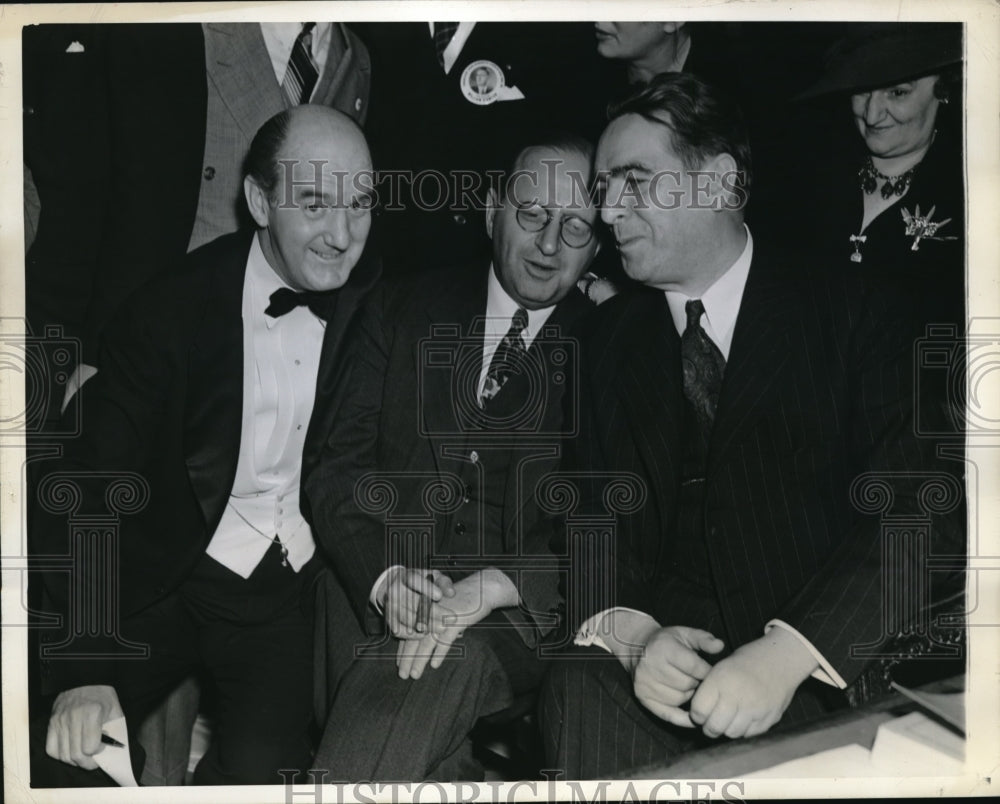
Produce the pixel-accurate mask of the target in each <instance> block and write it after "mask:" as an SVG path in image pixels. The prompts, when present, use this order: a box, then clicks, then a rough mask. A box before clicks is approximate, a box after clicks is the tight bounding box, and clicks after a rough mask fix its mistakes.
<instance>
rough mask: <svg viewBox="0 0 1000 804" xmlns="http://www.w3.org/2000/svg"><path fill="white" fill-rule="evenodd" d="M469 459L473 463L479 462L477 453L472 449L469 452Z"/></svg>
mask: <svg viewBox="0 0 1000 804" xmlns="http://www.w3.org/2000/svg"><path fill="white" fill-rule="evenodd" d="M469 460H470V461H472V462H473V463H479V453H478V452H476V451H475V450H472V452H470V453H469Z"/></svg>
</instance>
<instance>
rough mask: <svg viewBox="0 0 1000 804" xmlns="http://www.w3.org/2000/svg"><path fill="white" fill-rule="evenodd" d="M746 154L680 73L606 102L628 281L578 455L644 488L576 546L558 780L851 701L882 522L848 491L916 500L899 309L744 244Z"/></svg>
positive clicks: (596, 361)
mask: <svg viewBox="0 0 1000 804" xmlns="http://www.w3.org/2000/svg"><path fill="white" fill-rule="evenodd" d="M749 164H750V162H749V149H748V147H747V144H746V136H745V133H744V127H743V124H742V119H741V115H740V113H739V110H738V109H737V108H736V107H734V106H732V105H731V104H729V103H728V102H727V101H726V100H725V99H724V98H722V97H721V96H719V95H717V94H716V92H715V91H714V90H713V89H712V87H711V86H710V85H708V84H706V83H704V82H702V81H701V80H700V79H697V78H695V77H692V76H690V75H684V74H669V75H664V76H660V77H659V78H657V79H655V80H654V81H653V82H652V83H651V84H650V85H649V86H648V87H647V88H646V89H644V90H642V91H640V92H639V93H637V94H635V95H633V96H632V97H631V98H629V99H628V100H626V101H625V102H624V103H623V104H621V105H620V106H619V107H618V109H617V110H616V113H615V115H614V117H613V119H612V121H611V123H610V125H609V126H608V128H607V129H606V130H605V132H604V134H603V136H602V138H601V142H600V145H599V148H598V152H597V170H598V175H603V177H604V184H605V188H604V189H605V191H606V195H605V199H604V206H603V211H602V216H603V218H604V220H605V222H606V223H608V224H609V225H610V226H612V228H613V230H614V234H615V238H616V240H617V242H618V248H619V251H620V253H621V257H622V264H623V267H624V269H625V271H626V272H627V273H628V275H629V276H630V277H632V278H633V279H635V280H637V281H638V282H640V283H641V284H642V285H644V286H645V287H641V288H639V289H637V290H635V291H632V292H626V293H622V294H620V295H619V296H618V297H616V298H615V299H612V300H611V301H609V302H607V303H606V304H604V305H602V307H601V308H600V309H599V310H598V311H597V314H596V315H595V316H594V318H593V320H592V321H590V322H588V324H589V326H588V329H587V331H586V332H585V333H584V334H583V339H582V345H581V350H582V355H583V359H582V361H581V364H582V366H583V377H582V381H581V384H580V398H579V406H580V407H579V410H580V417H581V434H580V438H579V439H578V441H577V442H576V445H575V448H574V455H573V460H572V461H571V468H572V469H574V470H583V471H585V472H586V471H589V472H592V473H594V475H595V476H596V474H597V473H603V474H604V475H605V476H606V474H607V473H608V472H630V473H633V474H634V475H636V476H638V477H639V478H641V479H642V481H643V483H644V485H645V490H646V495H647V498H646V500H645V503H644V505H642V506H641V507H639V508H638V510H636V511H635V512H634V513H631V514H628V515H624V516H621V517H619V519H618V521H617V531H616V534H615V538H614V540H613V544H608V546H607V548H606V549H605V550H603V551H601V550H599V551H597V558H596V559H592V560H591V562H590V563H588V564H587V565H575V566H574V575H573V576H572V583H571V585H570V587H569V589H568V596H569V598H570V606H569V609H570V611H574V610H576V609H579V608H581V607H580V606H579V604H574V603H573V599H574V598H575V597H576V596H577V595H582V597H579V598H577V600H583V599H586V600H589V601H591V603H590V604H589V608H585V609H584V610H583V611H581V612H580V615H582V617H587V619H586V620H585V621H584V622H583V623H582V624H580V623H579V622H573V623H571V625H572V626H573V627H579V630H578V631H577V632H576V634H577V635H576V640H575V642H576V645H577V646H581V647H577V648H575V649H574V653H573V654H571V655H570V656H568V657H567V658H566V659H565V661H562V662H561V663H560V664H559V665H558V666H557V667H556V668H554V670H553V672H551V673H550V676H549V678H548V680H547V684H546V689H545V691H544V693H543V700H542V721H543V723H542V725H543V735H544V739H545V744H546V751H547V754H548V756H547V760H548V761H549V763H550V765H549V767H554V768H559V769H562V770H564V771H565V772H566V774H567V775H568V777H569V778H581V777H584V778H585V777H598V778H600V777H606V776H611V775H616V774H620V773H622V772H624V771H625V770H627V769H628V768H630V767H635V766H638V765H642V764H646V763H649V762H654V761H660V762H662V761H663V760H665V759H667V758H668V757H671V756H675V755H676V754H678V753H680V752H683V751H688V750H691V749H693V748H696V747H698V746H699V745H704V744H707V743H709V742H710V741H711V740H712V739H714V738H718V737H720V736H722V735H725V736H726V737H729V738H738V737H744V736H752V735H756V734H760V733H762V732H765V731H767V730H768V729H770V728H771V727H772V726H773V725H774V724H775V723H777V722H778V720H779V719H782V718H783V716H784V718H783V720H784V722H785V723H788V722H791V721H794V720H798V719H803V718H805V717H808V716H811V715H817V714H820V713H821V712H823V711H824V710H826V709H829V708H831V707H834V706H837V705H838V704H839V705H844V703H845V702H846V700H845V697H844V694H843V692H841V691H840V690H843V689H844V688H846V687H847V686H848V685H849V684H850V683H851V682H852V681H854V680H855V679H856V678H857V677H858V676H859V675H860V674H861V673H862V672H863V670H864V669H865V667H866V664H865V662H864V661H862V660H861V659H858V658H854V657H853V656H852V650H851V648H852V646H857V645H870V644H875V643H878V642H879V641H880V639H881V638H882V637H883V636H884V634H883V632H882V622H883V616H882V597H881V595H880V589H882V588H883V581H884V574H886V575H887V573H884V569H883V560H882V552H883V551H882V543H881V540H880V523H879V521H878V519H877V518H876V517H874V516H868V517H865V516H863V515H862V514H861V513H859V511H858V510H857V508H856V507H855V506H854V505H852V497H851V494H852V491H851V490H852V483H853V482H854V481H855V479H856V478H858V477H859V476H860V475H861V474H862V473H865V472H891V473H893V474H894V477H893V478H892V491H893V492H894V494H895V498H896V505H897V507H898V511H902V512H908V513H912V512H914V511H916V510H917V509H918V505H917V499H916V497H915V495H914V494H913V491H912V489H910V488H908V486H907V483H905V482H904V480H905V478H901V477H900V476H901V475H902V474H903V473H913V472H914V471H915V470H922V471H926V470H927V469H928V468H929V463H928V459H927V457H926V452H927V445H926V444H925V443H922V442H921V441H920V440H919V439H916V438H914V436H913V426H912V423H911V419H912V413H913V407H914V395H913V384H912V381H913V378H912V362H913V361H912V356H911V354H912V336H911V335H910V334H909V333H910V329H909V325H908V324H906V323H905V321H904V320H903V319H901V318H896V317H895V315H894V313H893V312H892V308H891V305H890V304H889V302H888V301H887V300H885V299H884V298H883V297H881V296H880V294H879V293H878V292H877V290H876V289H874V288H872V287H869V286H867V285H865V284H862V283H861V282H860V281H855V278H851V277H846V276H843V275H830V276H825V275H823V274H820V273H818V272H817V271H816V270H815V269H814V268H813V266H812V265H811V264H809V263H807V264H805V265H803V262H802V261H801V260H798V261H796V260H790V259H789V258H787V257H782V256H780V255H778V254H776V253H774V252H773V251H771V250H770V249H768V248H767V246H766V244H765V243H763V242H754V239H753V237H752V236H751V234H750V230H749V229H748V228H747V227H746V226H745V225H744V223H743V217H742V211H741V207H742V202H743V201H745V199H746V192H747V187H748V183H749ZM694 171H697V172H694ZM813 262H814V260H813ZM596 492H597V490H596V489H594V490H591V491H590V493H589V494H585V496H584V499H588V498H595V499H600V498H599V497H595V496H594V495H596ZM947 533H948V529H947V528H942V529H939V530H937V531H935V537H934V538H935V539H936V541H934V542H932V551H933V552H939V551H940V549H941V546H942V540H943V539H944V538H945V535H946V534H947ZM961 550H962V547H961V545H960V544H959V546H957V547H955V549H954V552H961ZM893 569H895V567H893ZM609 580H610V581H613V582H609ZM601 589H607V590H608V591H607V592H600V591H599V590H601ZM921 602H926V601H921ZM588 615H591V616H589V617H588ZM609 654H610V655H609ZM786 710H787V712H786Z"/></svg>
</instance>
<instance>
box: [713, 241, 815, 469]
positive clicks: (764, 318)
mask: <svg viewBox="0 0 1000 804" xmlns="http://www.w3.org/2000/svg"><path fill="white" fill-rule="evenodd" d="M796 314H797V308H796V305H795V303H794V292H793V291H792V289H791V287H790V283H789V282H782V281H780V280H779V279H778V278H777V277H770V276H767V275H766V274H765V273H764V272H763V271H762V270H761V269H760V262H759V261H758V259H757V258H756V256H755V257H754V262H753V265H752V266H751V269H750V276H749V277H748V279H747V284H746V288H745V290H744V292H743V300H742V302H741V304H740V312H739V315H738V316H737V319H736V328H735V330H734V331H733V344H732V348H731V350H730V354H729V360H728V362H727V363H726V373H725V377H724V379H723V383H722V392H721V394H720V396H719V407H718V410H717V411H716V414H715V426H714V429H713V432H712V444H711V447H710V455H709V465H711V464H712V463H713V461H714V460H716V459H718V458H719V457H720V456H721V455H723V454H724V453H725V451H726V449H727V448H728V447H729V446H730V444H731V443H732V442H733V439H734V438H735V437H736V436H738V435H739V434H740V433H741V432H745V431H746V430H747V428H748V427H749V426H750V425H751V424H752V423H753V422H754V421H755V420H756V419H757V418H759V416H760V415H761V413H763V412H764V411H765V410H766V405H765V403H766V402H767V399H768V391H769V389H770V388H771V386H772V385H773V383H774V379H775V377H776V376H777V375H778V374H779V373H780V372H781V370H782V368H783V367H784V366H785V364H786V362H787V361H788V355H789V353H790V350H789V343H788V339H789V327H790V324H791V321H792V319H793V317H794V316H795V315H796Z"/></svg>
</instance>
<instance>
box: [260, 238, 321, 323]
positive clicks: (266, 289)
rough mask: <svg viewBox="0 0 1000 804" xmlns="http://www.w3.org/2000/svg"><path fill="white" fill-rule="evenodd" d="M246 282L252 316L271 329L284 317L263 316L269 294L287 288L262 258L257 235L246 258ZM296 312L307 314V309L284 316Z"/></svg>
mask: <svg viewBox="0 0 1000 804" xmlns="http://www.w3.org/2000/svg"><path fill="white" fill-rule="evenodd" d="M247 281H248V282H250V287H251V288H252V291H253V310H254V315H257V314H260V316H261V318H263V319H264V323H265V324H267V328H268V329H271V327H273V326H274V325H275V324H277V323H278V322H279V321H281V319H282V318H284V317H285V316H278V317H277V318H272V317H271V316H269V315H265V314H264V310H265V309H267V305H268V304H270V303H271V294H272V293H274V291H276V290H278V289H279V288H287V287H288V285H287V284H286V283H285V282H284V280H282V278H281V277H280V276H278V275H277V274H276V273H275V271H274V269H273V268H272V267H271V265H270V263H268V261H267V257H265V256H264V251H263V250H262V249H261V247H260V235H259V234H258V235H257V236H256V237H254V239H253V243H252V244H251V245H250V256H249V257H248V258H247ZM289 289H291V288H289ZM298 310H305V311H306V312H308V311H309V308H308V307H299V308H296V309H295V310H292V311H291V312H289V313H286V314H285V315H295V313H296V312H297V311H298Z"/></svg>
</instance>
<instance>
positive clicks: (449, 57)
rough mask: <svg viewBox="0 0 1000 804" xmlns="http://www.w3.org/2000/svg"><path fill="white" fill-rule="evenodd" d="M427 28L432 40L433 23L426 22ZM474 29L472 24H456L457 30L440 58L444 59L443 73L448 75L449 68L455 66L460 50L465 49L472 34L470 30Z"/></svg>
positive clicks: (474, 25) (474, 24)
mask: <svg viewBox="0 0 1000 804" xmlns="http://www.w3.org/2000/svg"><path fill="white" fill-rule="evenodd" d="M427 26H428V27H429V28H430V30H431V39H433V38H434V23H433V22H428V23H427ZM475 27H476V23H474V22H460V23H458V28H457V29H456V30H455V34H454V36H452V37H451V41H450V42H449V43H448V47H446V48H445V49H444V53H442V54H441V57H442V58H443V59H444V71H445V73H450V72H451V68H452V67H454V66H455V62H456V61H458V57H459V56H460V55H461V54H462V48H463V47H465V42H466V40H467V39H468V38H469V34H471V33H472V29H473V28H475Z"/></svg>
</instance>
